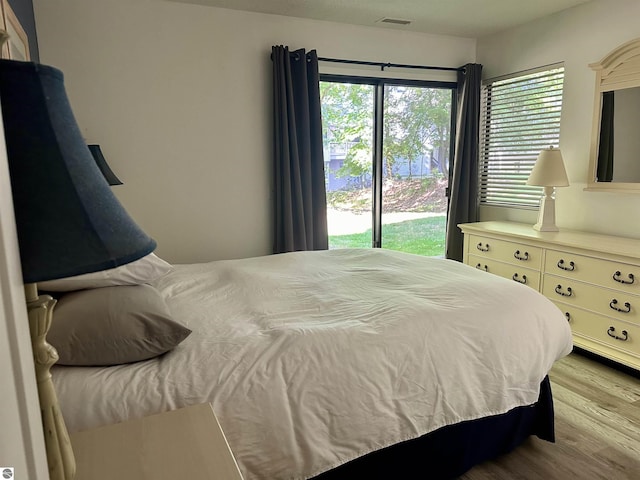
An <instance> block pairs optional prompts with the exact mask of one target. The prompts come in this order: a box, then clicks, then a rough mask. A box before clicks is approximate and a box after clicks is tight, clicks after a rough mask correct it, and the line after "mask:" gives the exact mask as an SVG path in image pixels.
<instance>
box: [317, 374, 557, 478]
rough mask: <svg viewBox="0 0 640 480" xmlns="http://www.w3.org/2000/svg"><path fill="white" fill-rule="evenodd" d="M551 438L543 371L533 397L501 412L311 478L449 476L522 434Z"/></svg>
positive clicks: (550, 410) (521, 438) (503, 450)
mask: <svg viewBox="0 0 640 480" xmlns="http://www.w3.org/2000/svg"><path fill="white" fill-rule="evenodd" d="M531 435H536V436H537V437H539V438H541V439H543V440H548V441H550V442H554V441H555V434H554V423H553V398H552V396H551V385H550V384H549V377H545V378H544V380H543V381H542V383H541V386H540V396H539V398H538V401H537V402H536V403H535V404H533V405H530V406H526V407H518V408H515V409H513V410H511V411H509V412H507V413H504V414H502V415H495V416H491V417H485V418H480V419H478V420H471V421H467V422H461V423H458V424H455V425H450V426H447V427H443V428H440V429H438V430H436V431H434V432H431V433H428V434H426V435H423V436H422V437H419V438H416V439H413V440H409V441H406V442H403V443H399V444H397V445H392V446H390V447H387V448H384V449H382V450H378V451H376V452H372V453H370V454H368V455H365V456H363V457H360V458H357V459H355V460H352V461H351V462H348V463H346V464H344V465H341V466H339V467H337V468H334V469H332V470H330V471H328V472H325V473H322V474H320V475H318V476H316V477H313V478H314V480H338V479H339V480H345V479H355V478H366V479H381V480H382V479H414V478H415V479H429V480H439V479H449V478H455V477H457V476H459V475H462V474H463V473H464V472H466V471H467V470H469V469H470V468H472V467H473V466H474V465H478V464H479V463H482V462H484V461H485V460H489V459H492V458H495V457H497V456H499V455H501V454H504V453H508V452H510V451H511V450H513V449H514V448H515V447H517V446H518V445H520V444H521V443H522V442H523V441H524V440H525V439H526V438H527V437H529V436H531Z"/></svg>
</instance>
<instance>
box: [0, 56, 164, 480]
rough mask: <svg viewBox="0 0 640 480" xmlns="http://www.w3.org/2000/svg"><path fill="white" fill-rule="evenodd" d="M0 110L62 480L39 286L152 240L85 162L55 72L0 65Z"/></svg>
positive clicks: (138, 250) (65, 444) (48, 317)
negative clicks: (40, 283)
mask: <svg viewBox="0 0 640 480" xmlns="http://www.w3.org/2000/svg"><path fill="white" fill-rule="evenodd" d="M0 103H1V104H2V119H3V124H4V133H5V142H6V150H7V159H8V164H9V173H10V177H11V190H12V197H13V206H14V212H15V221H16V227H17V234H18V246H19V250H20V263H21V267H22V276H23V281H24V283H25V297H26V301H27V311H28V317H29V326H30V331H31V340H32V346H33V355H34V361H35V369H36V382H37V385H38V396H39V400H40V408H41V413H42V422H43V428H44V437H45V446H46V452H47V462H48V467H49V475H50V479H51V480H62V479H65V480H68V479H71V478H73V477H74V475H75V460H74V457H73V452H72V450H71V444H70V441H69V436H68V432H67V429H66V426H65V424H64V419H63V418H62V414H61V412H60V408H59V406H58V400H57V396H56V392H55V390H54V386H53V382H52V380H51V373H50V371H49V370H50V368H51V366H52V365H53V364H54V363H55V362H56V361H57V359H58V354H57V352H56V351H55V349H54V348H53V347H52V346H51V345H49V344H48V343H47V342H46V335H47V332H48V330H49V326H50V325H51V321H52V317H53V308H54V306H55V303H56V302H55V300H54V299H53V298H52V297H50V296H48V295H40V296H38V290H37V285H36V282H40V281H45V280H53V279H56V278H63V277H69V276H74V275H80V274H83V273H90V272H96V271H100V270H107V269H110V268H115V267H118V266H120V265H123V264H126V263H129V262H132V261H134V260H137V259H139V258H141V257H143V256H145V255H147V254H149V253H150V252H152V251H153V250H154V249H155V246H156V243H155V241H154V240H152V239H151V238H150V237H148V236H147V235H146V234H145V233H144V232H143V231H142V230H141V229H140V228H139V227H138V226H137V225H136V224H135V222H134V221H133V220H132V219H131V217H130V216H129V215H128V214H127V212H126V211H125V209H124V208H123V207H122V205H121V204H120V203H119V201H118V200H117V199H116V197H115V196H114V195H113V193H112V192H111V189H110V187H109V184H108V183H107V181H106V180H105V177H104V176H103V175H102V173H101V171H100V169H99V168H98V166H97V165H96V162H95V161H94V159H93V157H92V156H91V153H90V151H89V148H88V147H87V144H86V143H85V141H84V139H83V137H82V134H81V132H80V129H79V128H78V125H77V124H76V121H75V119H74V116H73V112H72V110H71V106H70V104H69V101H68V99H67V95H66V92H65V88H64V82H63V75H62V72H60V70H58V69H56V68H53V67H49V66H45V65H40V64H37V63H31V62H18V61H13V60H0Z"/></svg>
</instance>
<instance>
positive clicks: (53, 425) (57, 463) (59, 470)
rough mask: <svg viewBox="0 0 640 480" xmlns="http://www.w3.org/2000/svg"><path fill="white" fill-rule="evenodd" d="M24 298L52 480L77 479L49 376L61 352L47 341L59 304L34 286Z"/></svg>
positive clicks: (26, 292)
mask: <svg viewBox="0 0 640 480" xmlns="http://www.w3.org/2000/svg"><path fill="white" fill-rule="evenodd" d="M25 294H26V300H27V313H28V317H29V329H30V331H31V344H32V348H33V360H34V362H35V367H36V382H37V385H38V397H39V400H40V413H41V414H42V427H43V428H44V441H45V447H46V451H47V463H48V465H49V478H50V479H51V480H71V479H73V477H75V473H76V461H75V458H74V456H73V450H72V449H71V441H70V440H69V433H68V432H67V427H66V425H65V424H64V418H63V417H62V412H61V411H60V406H59V404H58V397H57V395H56V391H55V389H54V386H53V381H52V379H51V372H50V369H51V366H52V365H53V364H54V363H56V362H57V361H58V352H56V349H55V348H53V347H52V346H51V345H50V344H48V343H47V340H46V336H47V332H48V331H49V327H50V326H51V320H52V318H53V307H54V306H55V304H56V301H55V300H54V299H53V298H52V297H50V296H48V295H40V296H38V289H37V287H36V284H35V283H30V284H27V285H25Z"/></svg>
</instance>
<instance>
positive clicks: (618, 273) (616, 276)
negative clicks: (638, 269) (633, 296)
mask: <svg viewBox="0 0 640 480" xmlns="http://www.w3.org/2000/svg"><path fill="white" fill-rule="evenodd" d="M621 276H622V273H620V272H616V273H614V274H613V279H614V280H615V281H616V282H620V283H624V284H627V285H631V284H632V283H633V282H635V281H636V279H635V277H634V276H633V273H630V274H629V275H627V277H629V280H624V279H623V278H620V277H621Z"/></svg>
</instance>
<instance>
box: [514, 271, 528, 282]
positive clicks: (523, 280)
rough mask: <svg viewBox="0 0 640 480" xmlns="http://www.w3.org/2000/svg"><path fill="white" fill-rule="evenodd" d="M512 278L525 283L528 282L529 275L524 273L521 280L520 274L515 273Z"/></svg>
mask: <svg viewBox="0 0 640 480" xmlns="http://www.w3.org/2000/svg"><path fill="white" fill-rule="evenodd" d="M511 278H512V279H513V280H515V281H516V282H518V283H522V284H523V285H526V284H527V276H526V275H522V280H520V277H518V274H517V273H514V274H513V276H512V277H511Z"/></svg>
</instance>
